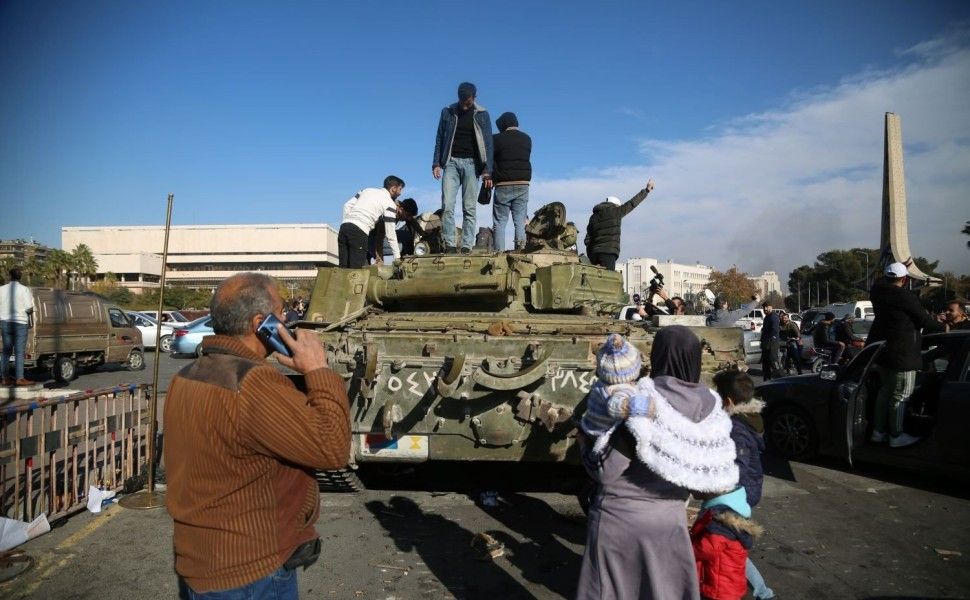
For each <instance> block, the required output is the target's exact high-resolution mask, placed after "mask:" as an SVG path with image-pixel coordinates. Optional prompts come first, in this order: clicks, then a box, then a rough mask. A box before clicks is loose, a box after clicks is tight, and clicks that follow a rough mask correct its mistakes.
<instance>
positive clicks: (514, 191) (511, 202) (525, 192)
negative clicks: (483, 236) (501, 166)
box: [492, 185, 529, 252]
mask: <svg viewBox="0 0 970 600" xmlns="http://www.w3.org/2000/svg"><path fill="white" fill-rule="evenodd" d="M492 202H493V204H492V225H493V229H494V231H493V232H492V234H493V236H492V239H493V242H492V247H493V248H494V249H495V250H496V251H498V252H501V251H502V250H505V224H506V223H508V222H509V212H511V213H512V227H513V228H514V229H515V241H516V243H517V244H519V242H521V244H519V245H524V244H525V216H526V213H527V212H528V208H529V186H527V185H497V186H495V199H494V200H493V201H492Z"/></svg>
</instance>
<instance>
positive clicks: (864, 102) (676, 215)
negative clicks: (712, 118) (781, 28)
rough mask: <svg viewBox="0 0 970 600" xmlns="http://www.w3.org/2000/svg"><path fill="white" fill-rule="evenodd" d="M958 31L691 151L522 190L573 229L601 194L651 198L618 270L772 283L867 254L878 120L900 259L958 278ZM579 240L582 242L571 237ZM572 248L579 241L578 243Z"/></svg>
mask: <svg viewBox="0 0 970 600" xmlns="http://www.w3.org/2000/svg"><path fill="white" fill-rule="evenodd" d="M967 41H968V35H967V33H966V31H962V32H960V33H959V34H958V35H956V36H953V37H950V38H943V39H939V40H931V41H928V42H924V43H922V44H920V45H919V46H917V47H915V48H913V49H910V50H909V51H906V52H903V53H901V56H904V57H906V58H907V59H913V60H916V61H917V62H913V63H910V64H907V65H904V66H902V67H900V68H899V69H897V70H893V71H883V72H866V73H863V74H857V75H853V76H851V77H847V78H846V79H844V80H843V81H842V82H840V83H839V84H838V85H836V86H834V87H832V88H831V89H825V90H815V91H813V92H811V93H804V92H800V93H799V94H798V97H797V99H793V100H792V101H791V103H790V104H789V105H786V106H782V107H778V108H777V109H775V110H773V111H770V112H766V113H761V114H753V115H745V116H742V117H739V118H738V119H736V120H735V121H733V122H731V123H730V124H728V125H727V126H724V127H720V128H718V129H717V130H715V132H714V133H712V134H711V135H709V136H707V137H704V138H702V139H694V140H689V139H683V140H656V139H648V140H643V141H642V143H641V151H642V157H641V159H642V162H640V163H639V164H632V165H626V166H617V167H612V168H606V169H601V170H599V171H598V172H595V173H593V174H592V175H584V176H577V177H575V178H568V179H562V180H539V181H536V182H534V184H533V188H534V190H535V191H534V194H533V195H534V197H536V198H557V199H561V200H562V201H564V202H566V204H567V206H568V207H569V213H570V216H571V218H573V219H574V220H575V221H576V224H577V225H578V226H579V227H580V229H581V230H582V229H584V228H585V225H586V221H587V219H588V215H589V212H590V209H591V207H592V206H593V205H594V204H595V203H596V202H598V201H600V200H601V199H602V198H604V197H605V196H607V195H620V196H627V197H628V196H631V195H633V193H635V192H636V190H638V189H640V188H642V187H643V185H644V183H645V182H646V180H647V178H648V177H653V178H654V180H655V181H656V183H657V188H656V190H655V191H654V193H653V194H651V197H650V198H649V199H648V200H647V201H646V202H645V203H644V204H642V205H640V207H639V208H637V210H635V211H634V212H633V213H631V214H630V215H629V216H628V217H627V218H626V219H625V220H624V227H623V231H624V233H623V248H622V255H621V258H624V257H633V256H651V257H654V258H660V259H666V258H673V259H674V260H675V261H679V262H692V261H695V260H697V261H700V262H702V263H705V264H709V265H713V266H715V267H719V268H725V267H727V266H730V265H731V264H732V263H737V264H740V265H741V266H742V267H743V268H744V269H745V270H746V271H748V272H751V273H760V272H761V271H764V270H775V271H778V272H779V274H780V275H781V276H782V278H783V281H784V280H785V279H786V277H787V273H788V271H789V270H791V269H792V268H793V267H795V266H798V265H801V264H806V263H807V264H810V263H812V262H813V261H814V259H815V257H816V256H817V255H818V254H819V253H821V252H823V251H825V250H830V249H833V248H850V247H854V246H869V247H876V246H877V245H878V243H879V234H880V215H881V205H882V204H881V203H882V162H883V122H884V121H883V115H884V113H885V112H887V111H888V112H895V113H897V114H899V115H900V117H901V118H902V124H903V142H904V148H905V168H906V186H907V195H908V198H909V206H908V209H909V210H908V214H909V232H910V248H911V249H912V251H913V252H915V253H916V254H918V255H920V256H925V257H927V258H937V259H940V260H941V268H944V269H948V270H953V271H956V272H958V273H968V272H970V252H968V251H967V246H966V236H965V235H961V233H960V230H961V229H962V228H963V223H964V222H965V221H967V220H968V219H970V110H968V100H970V44H967ZM582 233H584V232H581V234H582ZM580 239H582V235H581V237H580Z"/></svg>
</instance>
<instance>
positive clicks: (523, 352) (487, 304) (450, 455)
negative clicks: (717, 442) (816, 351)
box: [300, 203, 741, 490]
mask: <svg viewBox="0 0 970 600" xmlns="http://www.w3.org/2000/svg"><path fill="white" fill-rule="evenodd" d="M527 234H528V240H527V243H526V246H525V248H524V249H522V250H520V251H509V252H493V251H486V250H476V251H473V252H472V253H470V254H440V253H433V254H425V255H423V256H406V257H403V258H402V259H401V260H399V261H395V262H394V264H391V265H372V266H370V267H368V268H363V269H339V268H323V269H320V270H319V271H318V274H317V278H316V282H315V285H314V288H313V292H312V295H311V298H310V302H309V306H308V309H307V312H306V315H305V316H304V319H305V321H303V322H301V323H300V326H301V327H311V328H314V329H315V330H316V331H317V333H318V335H319V336H320V340H321V342H322V343H323V345H324V347H325V348H326V351H327V355H328V359H329V363H330V366H331V368H332V369H334V370H335V371H336V372H337V373H339V374H340V375H341V376H343V377H344V379H346V381H347V390H348V395H349V397H350V400H351V420H352V424H351V430H352V438H353V439H352V450H351V456H350V460H349V468H348V469H347V470H344V471H341V472H327V473H321V474H320V479H321V481H320V482H321V485H322V486H323V487H325V488H330V489H344V490H349V489H354V488H356V487H357V486H358V485H359V480H357V479H356V477H355V476H354V470H355V469H356V468H357V466H358V465H361V464H364V463H369V462H425V461H454V460H459V461H467V460H472V461H515V462H534V463H550V462H552V463H575V464H579V457H578V451H577V447H576V428H575V421H574V418H575V417H578V416H579V415H581V414H582V412H583V410H584V404H585V403H584V399H585V397H586V395H587V393H588V392H589V388H590V385H591V384H592V383H593V382H594V381H595V377H596V375H595V369H596V357H595V353H596V350H597V349H598V348H599V347H600V346H601V345H602V343H603V341H604V339H605V337H606V335H607V334H609V333H611V332H616V333H620V334H623V335H624V336H626V337H627V338H628V339H629V340H630V341H631V342H632V343H633V344H634V345H635V346H636V347H637V348H639V349H640V351H641V352H642V353H643V356H644V357H645V358H646V357H649V355H650V347H651V342H652V340H653V336H654V331H653V330H652V329H651V328H650V327H649V326H644V325H643V324H642V323H636V322H626V321H617V320H616V319H614V318H613V317H612V315H615V314H616V313H617V311H618V310H619V308H620V307H621V306H623V305H624V304H625V303H626V300H627V298H626V294H625V293H624V292H623V282H622V278H621V275H620V273H619V272H617V271H612V270H608V269H605V268H602V267H598V266H593V265H591V264H588V263H587V262H586V261H585V259H582V260H581V257H580V256H579V255H578V254H577V253H576V251H575V250H572V249H570V248H571V247H574V245H575V242H576V228H575V226H574V225H573V224H572V223H569V222H567V221H566V211H565V207H564V206H563V205H562V204H561V203H552V204H549V205H546V206H544V207H542V208H541V209H539V210H538V211H536V213H535V215H534V216H533V218H532V220H531V221H530V223H529V226H528V229H527ZM425 241H427V240H425ZM439 242H440V240H439ZM437 246H440V243H438V244H437ZM431 247H435V245H434V244H432V245H431ZM699 329H701V330H703V329H704V328H699ZM701 333H711V334H714V335H719V336H724V335H725V331H724V330H719V331H718V330H710V331H709V332H701ZM729 335H730V334H728V336H729ZM736 335H737V341H736V343H734V344H733V346H732V344H731V342H730V338H728V341H727V342H725V340H724V339H720V340H719V341H718V342H717V343H710V342H708V343H706V348H707V351H706V352H705V357H704V363H703V364H704V370H705V372H706V373H707V374H708V375H710V374H712V373H713V372H714V371H715V370H716V368H717V367H718V365H719V364H721V363H723V362H724V361H731V360H736V359H737V358H738V357H739V356H741V355H740V354H739V350H740V330H739V331H738V332H736ZM701 337H702V338H704V337H705V336H704V335H701Z"/></svg>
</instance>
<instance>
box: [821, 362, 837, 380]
mask: <svg viewBox="0 0 970 600" xmlns="http://www.w3.org/2000/svg"><path fill="white" fill-rule="evenodd" d="M818 376H819V377H821V378H822V379H825V380H826V381H835V380H836V379H838V377H839V365H825V366H824V367H822V370H821V371H819V374H818Z"/></svg>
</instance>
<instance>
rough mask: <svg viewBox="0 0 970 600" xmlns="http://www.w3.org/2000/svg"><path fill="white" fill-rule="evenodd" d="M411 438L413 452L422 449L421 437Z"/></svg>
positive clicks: (414, 436)
mask: <svg viewBox="0 0 970 600" xmlns="http://www.w3.org/2000/svg"><path fill="white" fill-rule="evenodd" d="M410 437H411V450H420V449H421V436H418V435H412V436H410Z"/></svg>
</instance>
